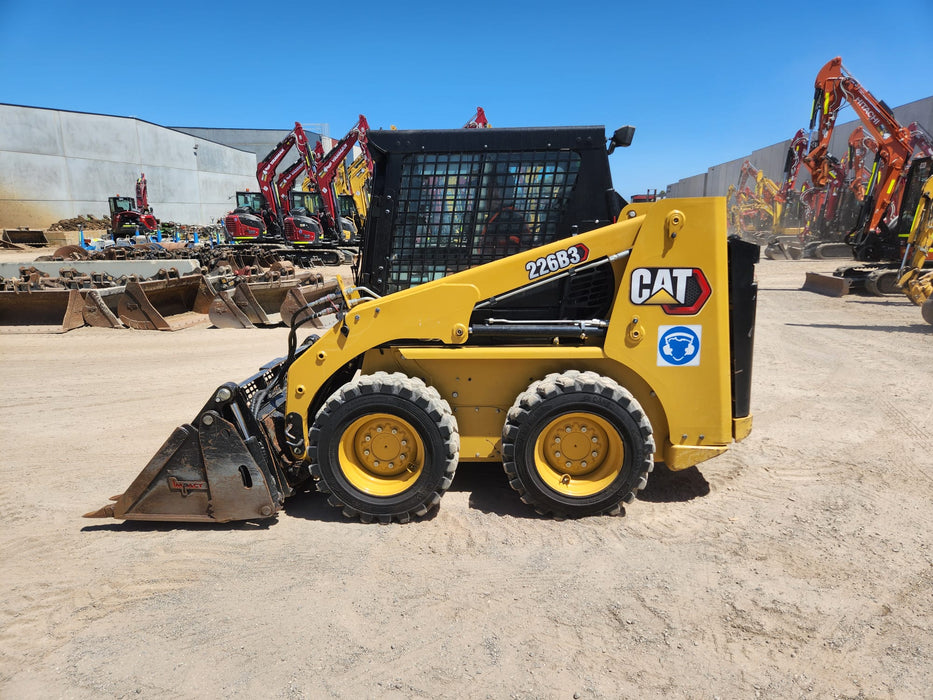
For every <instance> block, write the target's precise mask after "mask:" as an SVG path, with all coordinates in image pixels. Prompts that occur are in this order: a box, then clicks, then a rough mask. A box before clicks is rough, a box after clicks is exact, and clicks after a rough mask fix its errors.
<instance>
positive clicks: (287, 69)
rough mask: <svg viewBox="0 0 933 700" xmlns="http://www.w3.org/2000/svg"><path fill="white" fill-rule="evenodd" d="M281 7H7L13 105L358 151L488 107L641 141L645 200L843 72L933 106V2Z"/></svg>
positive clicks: (761, 131)
mask: <svg viewBox="0 0 933 700" xmlns="http://www.w3.org/2000/svg"><path fill="white" fill-rule="evenodd" d="M273 5H275V7H273V6H272V5H265V4H264V3H256V2H251V3H246V2H240V1H239V0H230V1H228V2H224V3H216V2H197V1H196V0H194V1H192V0H189V1H188V2H179V1H178V0H161V1H159V2H148V3H127V2H120V3H117V2H111V1H110V0H97V1H95V2H82V3H79V2H62V1H60V0H51V1H50V2H44V3H40V2H36V1H35V0H0V102H6V103H11V104H21V105H29V106H36V107H49V108H53V109H68V110H76V111H86V112H98V113H103V114H114V115H121V116H130V115H132V116H136V117H139V118H140V119H145V120H147V121H151V122H155V123H157V124H162V125H165V126H205V127H243V128H278V129H289V128H291V126H292V125H293V123H294V122H295V121H300V122H302V123H304V124H315V123H321V122H326V123H327V124H329V126H330V134H331V136H334V137H338V138H339V137H340V136H342V135H343V134H344V133H345V132H346V131H347V130H348V129H349V128H351V127H352V126H353V124H354V123H355V122H356V119H357V115H358V114H360V113H362V114H365V115H366V117H367V119H368V121H369V123H370V126H371V127H372V128H380V127H381V128H388V127H389V126H390V125H393V124H394V125H396V126H398V127H399V128H448V127H459V126H462V125H463V123H464V122H465V121H466V120H467V119H468V118H469V117H470V116H471V115H472V114H473V112H474V111H475V109H476V107H477V106H482V107H483V108H485V110H486V113H487V115H488V117H489V120H490V122H491V123H492V125H493V126H494V127H496V126H498V127H506V126H544V125H569V124H604V125H605V126H606V127H607V131H608V132H610V133H611V132H612V130H613V129H615V128H616V127H617V126H621V125H623V124H634V125H635V126H636V127H637V131H636V134H635V142H634V144H633V145H632V146H631V147H630V148H628V149H626V150H617V151H616V152H615V154H613V156H612V158H611V162H612V169H613V179H614V182H615V185H616V189H617V190H619V192H620V193H621V194H623V195H624V196H626V197H628V196H630V195H631V194H634V193H637V192H643V191H645V190H646V189H647V188H657V189H663V188H664V187H665V186H666V185H668V184H669V183H671V182H675V181H676V180H678V179H680V178H682V177H689V176H691V175H695V174H698V173H702V172H705V171H706V169H707V168H708V167H710V166H712V165H716V164H717V163H721V162H724V161H728V160H732V159H735V158H740V157H744V156H745V155H747V154H749V153H750V152H751V151H752V150H754V149H756V148H760V147H763V146H767V145H770V144H772V143H776V142H778V141H781V140H783V139H788V138H790V137H791V136H792V135H793V134H794V132H795V131H796V130H797V129H798V128H800V127H806V126H807V125H808V121H809V113H810V103H811V100H812V97H813V80H814V78H815V77H816V74H817V72H818V71H819V69H820V68H821V67H822V66H823V65H824V64H825V63H826V62H827V61H828V60H830V59H831V58H833V57H834V56H842V58H843V63H844V65H845V67H846V68H847V69H848V70H849V71H850V72H851V73H852V74H853V75H854V76H855V77H856V78H857V79H858V80H859V81H860V82H861V83H862V85H864V86H865V87H866V88H868V89H869V90H870V91H871V92H872V93H873V94H874V95H875V96H876V97H879V98H881V99H883V100H884V101H885V102H887V103H888V104H889V105H890V106H892V107H896V106H899V105H902V104H905V103H907V102H912V101H914V100H918V99H922V98H925V97H929V96H930V95H933V78H931V74H930V70H929V69H930V59H929V55H928V54H929V46H930V42H929V40H928V39H925V38H924V37H925V34H926V30H927V29H928V28H929V27H931V26H933V0H905V1H904V2H901V3H897V4H885V3H880V4H879V3H877V2H864V1H863V0H850V1H848V2H845V3H841V2H838V3H796V4H795V3H785V2H772V3H755V2H748V1H745V2H676V1H670V0H668V1H667V2H663V3H651V2H637V3H627V2H600V1H596V0H576V1H575V2H560V3H559V2H550V1H549V0H543V1H541V2H525V1H524V0H522V1H518V2H508V0H499V1H498V2H495V1H494V2H486V1H485V0H479V1H477V2H470V3H449V4H448V3H444V2H437V1H436V0H435V1H434V2H403V1H400V2H394V3H393V2H384V1H383V2H378V3H377V2H369V1H368V0H358V1H357V2H354V3H328V4H301V3H274V4H273ZM794 5H796V6H794ZM921 28H923V29H922V30H921ZM853 118H854V114H853V113H852V111H851V109H850V108H847V109H846V110H845V111H844V113H843V114H842V115H841V116H840V122H842V121H848V120H851V119H853ZM0 128H2V125H0Z"/></svg>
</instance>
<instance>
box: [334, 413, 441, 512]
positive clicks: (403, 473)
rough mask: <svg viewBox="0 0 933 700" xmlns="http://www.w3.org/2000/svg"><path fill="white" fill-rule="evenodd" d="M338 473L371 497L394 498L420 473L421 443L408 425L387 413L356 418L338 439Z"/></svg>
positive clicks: (422, 467) (406, 422) (422, 450)
mask: <svg viewBox="0 0 933 700" xmlns="http://www.w3.org/2000/svg"><path fill="white" fill-rule="evenodd" d="M338 450H339V455H338V456H339V459H340V470H341V471H342V472H343V475H344V476H345V477H346V479H347V481H349V482H350V483H351V484H352V485H353V486H354V487H355V488H357V489H359V490H360V491H362V492H363V493H367V494H369V495H371V496H395V495H398V494H400V493H402V492H403V491H405V490H406V489H407V488H409V487H410V486H411V485H412V484H413V483H414V482H415V481H417V479H418V477H419V476H420V475H421V472H422V471H423V470H424V442H423V441H422V440H421V436H420V435H418V431H416V430H415V429H414V428H413V427H412V426H411V423H409V422H408V421H405V420H402V419H401V418H399V417H398V416H394V415H392V414H391V413H370V414H367V415H365V416H363V417H362V418H357V419H356V420H355V421H353V422H352V423H351V424H350V426H349V427H348V428H347V429H346V430H345V431H344V432H343V435H341V436H340V445H339V447H338Z"/></svg>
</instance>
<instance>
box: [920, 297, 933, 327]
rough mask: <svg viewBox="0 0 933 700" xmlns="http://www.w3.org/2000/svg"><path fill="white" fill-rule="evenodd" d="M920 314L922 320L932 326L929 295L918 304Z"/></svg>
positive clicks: (932, 318)
mask: <svg viewBox="0 0 933 700" xmlns="http://www.w3.org/2000/svg"><path fill="white" fill-rule="evenodd" d="M920 315H921V316H923V320H924V321H926V322H927V323H929V324H930V325H931V326H933V297H930V298H929V299H927V300H926V301H925V302H923V303H922V304H921V305H920Z"/></svg>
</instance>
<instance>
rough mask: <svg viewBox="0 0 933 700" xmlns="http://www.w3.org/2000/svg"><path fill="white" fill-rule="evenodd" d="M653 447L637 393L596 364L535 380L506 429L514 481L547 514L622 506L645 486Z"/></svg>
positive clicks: (611, 510) (507, 462)
mask: <svg viewBox="0 0 933 700" xmlns="http://www.w3.org/2000/svg"><path fill="white" fill-rule="evenodd" d="M561 438H563V439H564V442H563V444H561ZM568 448H569V450H572V451H567V452H566V453H564V452H561V450H562V449H563V450H568ZM653 453H654V436H653V435H652V430H651V423H650V422H649V420H648V417H647V415H645V412H644V411H643V410H642V408H641V406H640V405H639V403H638V401H636V400H635V398H634V397H633V396H632V394H631V393H630V392H629V391H628V390H626V389H624V388H622V387H621V386H620V385H619V384H618V383H617V382H615V381H613V380H612V379H610V378H608V377H604V376H602V375H599V374H596V373H595V372H578V371H576V370H571V371H568V372H564V373H563V374H549V375H548V376H547V377H545V378H544V379H543V380H540V381H536V382H534V383H533V384H531V385H530V386H529V387H528V389H526V390H525V391H524V392H522V393H521V394H519V396H518V398H517V399H516V400H515V403H514V404H513V405H512V408H511V409H509V412H508V415H507V417H506V421H505V426H504V427H503V429H502V454H503V466H504V468H505V473H506V475H507V476H508V478H509V483H510V484H511V486H512V488H513V489H515V490H516V491H518V493H519V495H520V496H521V498H522V501H524V502H525V503H527V504H529V505H531V506H533V507H534V508H535V510H537V511H538V512H539V513H542V514H544V515H555V516H558V517H580V516H586V515H599V514H615V513H617V512H619V510H620V507H621V504H622V502H625V503H631V501H632V500H633V499H634V498H635V492H636V491H638V490H640V489H643V488H644V487H645V484H646V483H647V481H648V473H649V472H650V471H651V469H652V468H653V466H654V462H653V458H652V455H653ZM557 460H560V462H563V464H560V463H558V461H557ZM564 460H567V461H566V462H564ZM588 460H589V461H588Z"/></svg>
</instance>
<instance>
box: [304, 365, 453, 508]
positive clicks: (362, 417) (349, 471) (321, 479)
mask: <svg viewBox="0 0 933 700" xmlns="http://www.w3.org/2000/svg"><path fill="white" fill-rule="evenodd" d="M308 440H309V456H310V458H311V474H312V476H314V478H315V480H316V483H317V488H318V490H319V491H321V492H322V493H325V494H328V499H327V501H328V503H330V504H331V505H332V506H335V507H337V508H341V509H342V510H343V514H344V515H345V516H347V517H348V518H354V517H359V518H360V520H362V521H363V522H372V521H374V520H375V521H378V522H381V523H389V522H392V521H393V520H397V521H398V522H401V523H406V522H408V521H409V520H411V518H412V517H421V516H423V515H425V514H427V513H428V511H430V510H431V509H432V508H434V507H436V506H437V505H438V504H439V503H440V500H441V496H442V495H443V494H444V492H445V491H446V490H447V489H448V488H449V487H450V484H451V482H452V481H453V478H454V472H455V471H456V469H457V461H458V458H459V452H460V434H459V433H458V432H457V421H456V419H455V418H454V416H453V413H452V411H451V410H450V405H449V404H448V403H447V402H446V401H445V400H444V399H442V398H441V396H440V394H439V393H438V391H437V390H436V389H435V388H434V387H429V386H427V385H426V384H425V383H424V382H423V381H422V380H420V379H418V378H414V377H408V376H406V375H404V374H401V373H393V374H389V373H387V372H376V373H374V374H371V375H365V376H361V377H357V378H356V379H354V380H353V381H350V382H347V383H346V384H344V385H343V386H342V387H341V388H340V389H338V390H337V391H336V392H334V393H333V394H332V395H331V397H330V398H329V399H327V401H326V402H325V403H324V405H323V406H322V407H321V409H320V410H319V411H318V413H317V416H316V417H315V418H314V421H313V423H312V426H311V430H310V432H309V436H308Z"/></svg>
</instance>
